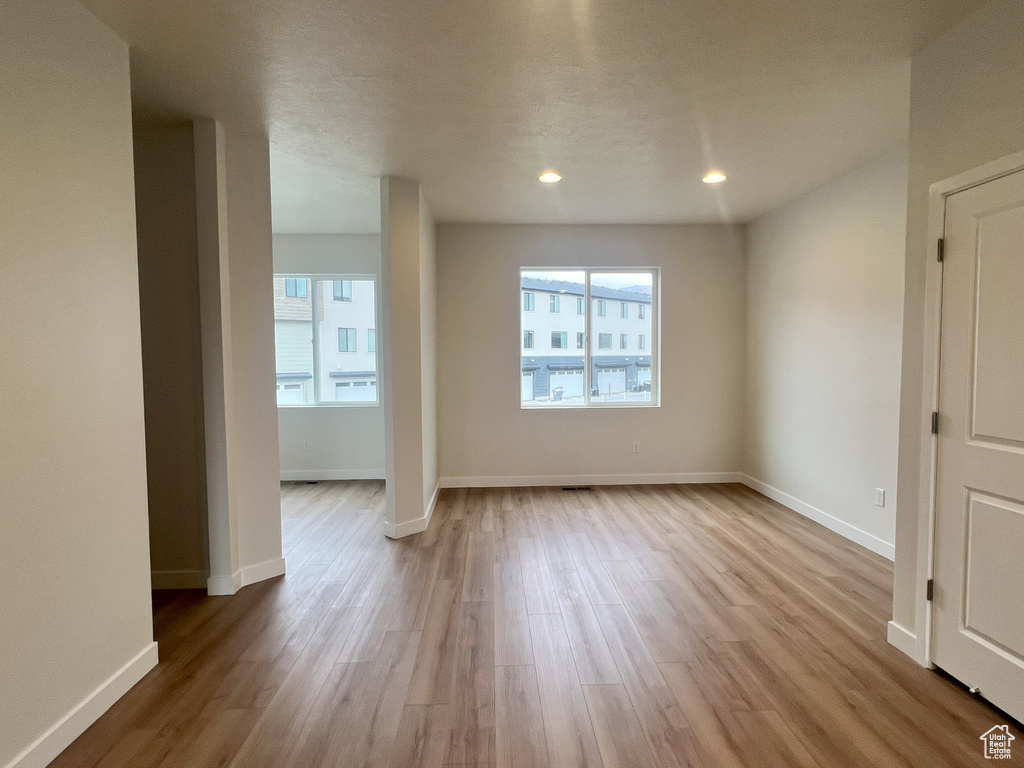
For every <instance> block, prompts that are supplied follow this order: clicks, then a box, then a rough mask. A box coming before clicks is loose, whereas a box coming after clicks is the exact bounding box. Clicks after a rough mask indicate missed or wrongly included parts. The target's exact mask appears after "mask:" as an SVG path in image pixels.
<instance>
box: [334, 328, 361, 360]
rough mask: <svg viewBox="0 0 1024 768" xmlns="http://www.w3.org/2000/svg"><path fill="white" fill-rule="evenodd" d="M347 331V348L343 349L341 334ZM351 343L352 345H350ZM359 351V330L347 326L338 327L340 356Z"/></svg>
mask: <svg viewBox="0 0 1024 768" xmlns="http://www.w3.org/2000/svg"><path fill="white" fill-rule="evenodd" d="M342 331H345V348H344V349H342V348H341V332H342ZM350 342H351V343H350ZM358 351H359V329H358V328H350V327H349V326H347V325H339V326H338V354H339V355H347V354H349V353H356V352H358Z"/></svg>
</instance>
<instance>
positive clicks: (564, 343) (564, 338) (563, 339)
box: [551, 331, 569, 352]
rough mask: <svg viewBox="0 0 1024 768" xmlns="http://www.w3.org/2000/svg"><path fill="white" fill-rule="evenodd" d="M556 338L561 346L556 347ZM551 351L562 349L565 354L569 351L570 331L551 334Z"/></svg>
mask: <svg viewBox="0 0 1024 768" xmlns="http://www.w3.org/2000/svg"><path fill="white" fill-rule="evenodd" d="M555 336H557V337H558V343H559V346H557V347H556V346H555ZM551 349H560V350H562V351H563V352H567V351H568V350H569V332H568V331H552V332H551Z"/></svg>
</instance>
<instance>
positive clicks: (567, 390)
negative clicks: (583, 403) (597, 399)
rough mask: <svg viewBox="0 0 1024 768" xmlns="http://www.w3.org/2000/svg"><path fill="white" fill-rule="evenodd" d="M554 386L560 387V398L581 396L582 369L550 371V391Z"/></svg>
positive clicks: (553, 389)
mask: <svg viewBox="0 0 1024 768" xmlns="http://www.w3.org/2000/svg"><path fill="white" fill-rule="evenodd" d="M556 387H561V388H562V399H563V400H568V399H569V398H570V397H583V390H584V389H585V387H584V386H583V371H552V372H551V391H552V392H554V391H555V388H556Z"/></svg>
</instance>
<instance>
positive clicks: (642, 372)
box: [636, 368, 651, 387]
mask: <svg viewBox="0 0 1024 768" xmlns="http://www.w3.org/2000/svg"><path fill="white" fill-rule="evenodd" d="M650 380H651V369H650V368H637V369H636V383H637V384H638V385H639V386H641V387H642V386H643V385H644V383H645V382H648V381H650Z"/></svg>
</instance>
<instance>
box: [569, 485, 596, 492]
mask: <svg viewBox="0 0 1024 768" xmlns="http://www.w3.org/2000/svg"><path fill="white" fill-rule="evenodd" d="M562 490H563V491H591V490H593V488H591V487H590V486H589V485H563V486H562Z"/></svg>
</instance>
